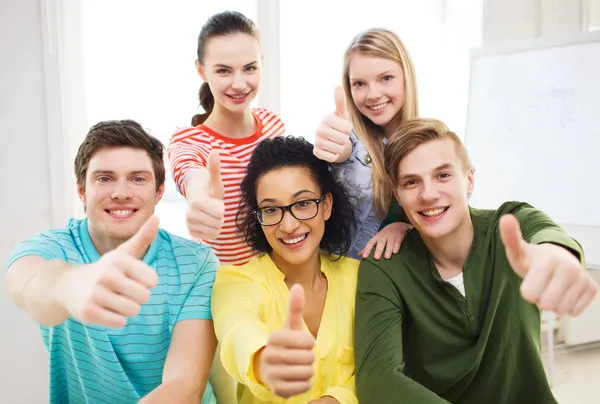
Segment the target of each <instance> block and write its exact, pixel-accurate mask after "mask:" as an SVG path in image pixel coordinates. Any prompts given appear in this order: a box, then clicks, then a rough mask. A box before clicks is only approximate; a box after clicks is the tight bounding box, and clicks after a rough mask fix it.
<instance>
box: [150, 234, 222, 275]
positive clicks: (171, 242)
mask: <svg viewBox="0 0 600 404" xmlns="http://www.w3.org/2000/svg"><path fill="white" fill-rule="evenodd" d="M158 237H159V238H160V243H161V245H162V246H163V247H167V249H169V250H171V251H172V252H173V256H174V258H175V259H176V261H177V262H178V264H182V263H183V264H189V263H197V264H198V266H199V268H204V267H206V266H214V267H216V266H218V265H219V260H218V259H217V257H216V255H215V253H214V251H213V250H212V248H211V247H210V246H208V245H206V244H201V243H197V242H195V241H192V240H188V239H186V238H183V237H180V236H177V235H174V234H171V233H169V232H168V231H166V230H163V229H161V230H160V231H159V233H158Z"/></svg>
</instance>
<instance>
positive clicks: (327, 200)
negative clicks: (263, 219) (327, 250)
mask: <svg viewBox="0 0 600 404" xmlns="http://www.w3.org/2000/svg"><path fill="white" fill-rule="evenodd" d="M321 196H322V194H321V189H320V187H319V185H318V183H317V182H316V181H315V180H314V178H313V176H312V175H311V173H310V171H309V170H308V169H307V168H304V167H284V168H279V169H275V170H272V171H269V172H267V173H266V174H263V175H262V176H261V177H260V178H259V180H258V183H257V186H256V199H257V202H258V208H259V209H260V208H268V207H278V206H287V205H291V204H294V203H297V202H302V201H307V200H316V199H319V198H320V197H321ZM310 203H312V202H304V203H300V204H298V205H297V206H298V212H300V211H301V209H304V208H306V207H307V206H308V204H310ZM331 207H332V198H331V195H330V194H327V195H325V197H324V198H323V201H322V202H320V203H319V204H318V211H317V214H316V216H315V217H313V218H312V219H307V220H299V219H297V218H295V217H294V216H293V215H292V214H291V213H290V212H289V211H285V213H284V215H283V219H282V220H281V222H279V223H278V224H275V225H272V226H262V230H263V232H264V234H265V237H266V239H267V242H268V243H269V245H270V246H271V248H272V249H273V251H272V255H273V261H274V262H275V263H276V264H277V263H278V262H282V261H283V262H285V263H287V264H289V265H294V266H295V265H302V264H306V263H307V262H310V261H315V260H317V261H316V262H318V255H319V244H320V243H321V239H322V238H323V234H324V232H325V221H327V220H328V219H329V218H330V217H331ZM272 211H273V210H267V212H272ZM294 213H296V211H295V212H294ZM296 215H297V216H301V214H299V213H296Z"/></svg>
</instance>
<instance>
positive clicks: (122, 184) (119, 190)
mask: <svg viewBox="0 0 600 404" xmlns="http://www.w3.org/2000/svg"><path fill="white" fill-rule="evenodd" d="M110 197H111V198H112V199H114V200H117V201H122V200H128V199H131V198H132V197H133V194H132V193H131V189H130V188H129V184H128V183H127V182H126V181H116V182H115V186H114V188H113V191H112V193H111V194H110Z"/></svg>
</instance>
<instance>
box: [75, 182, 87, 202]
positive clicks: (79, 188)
mask: <svg viewBox="0 0 600 404" xmlns="http://www.w3.org/2000/svg"><path fill="white" fill-rule="evenodd" d="M77 195H78V196H79V199H80V200H81V202H83V204H84V205H85V189H83V187H82V186H81V184H77Z"/></svg>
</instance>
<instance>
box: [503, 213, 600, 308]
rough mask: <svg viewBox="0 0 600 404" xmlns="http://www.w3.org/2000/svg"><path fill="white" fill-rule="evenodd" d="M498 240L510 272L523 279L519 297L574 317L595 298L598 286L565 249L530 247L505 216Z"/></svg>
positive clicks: (510, 220) (514, 220)
mask: <svg viewBox="0 0 600 404" xmlns="http://www.w3.org/2000/svg"><path fill="white" fill-rule="evenodd" d="M499 231H500V237H501V239H502V243H503V244H504V247H505V249H506V256H507V258H508V262H509V263H510V265H511V267H512V269H513V270H514V271H515V272H516V273H517V275H519V276H520V277H521V278H523V282H522V283H521V295H522V296H523V298H524V299H525V300H527V301H529V302H531V303H534V304H536V305H537V306H538V307H539V308H541V309H543V310H548V311H553V312H555V313H557V314H558V315H564V314H569V315H572V316H577V315H579V314H580V313H581V311H582V310H583V309H584V308H585V307H587V306H588V304H589V303H590V302H591V301H592V299H593V298H594V296H595V294H596V292H597V290H598V285H597V284H596V282H595V281H594V280H593V278H592V277H591V276H590V275H589V273H588V272H587V271H586V270H585V269H584V268H583V267H582V266H581V263H580V262H579V261H578V260H577V258H576V257H575V256H574V255H573V254H572V253H571V252H569V251H568V250H567V249H565V248H563V247H560V246H557V245H554V244H537V245H536V244H529V243H527V242H526V241H525V240H524V239H523V235H522V233H521V227H520V224H519V222H518V220H517V219H516V218H515V217H514V216H512V215H504V216H503V217H502V218H501V219H500V223H499Z"/></svg>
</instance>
